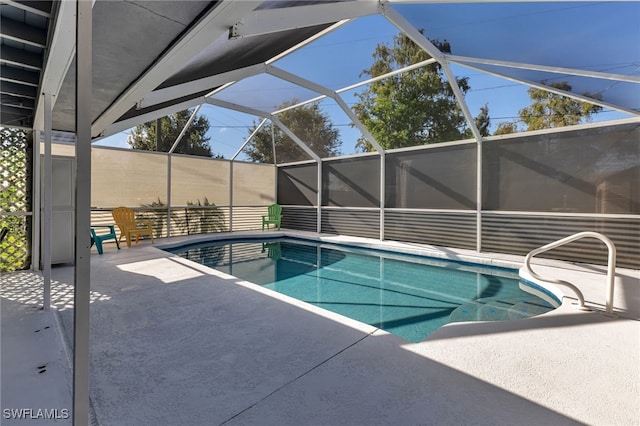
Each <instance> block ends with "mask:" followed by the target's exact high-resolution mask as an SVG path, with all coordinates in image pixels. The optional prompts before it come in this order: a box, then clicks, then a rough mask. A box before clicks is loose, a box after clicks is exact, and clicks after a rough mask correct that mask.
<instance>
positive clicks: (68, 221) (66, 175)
mask: <svg viewBox="0 0 640 426" xmlns="http://www.w3.org/2000/svg"><path fill="white" fill-rule="evenodd" d="M51 160H52V176H51V184H52V189H53V191H52V200H51V202H52V205H53V206H52V214H51V263H52V264H58V263H72V262H73V260H74V238H73V233H74V213H75V208H74V200H75V197H74V190H73V185H74V181H75V179H74V173H75V158H73V157H62V156H53V157H52V158H51ZM41 176H43V177H44V173H42V174H41ZM43 208H44V203H43ZM42 214H43V216H44V211H43V212H42ZM87 238H90V237H89V233H88V232H87Z"/></svg>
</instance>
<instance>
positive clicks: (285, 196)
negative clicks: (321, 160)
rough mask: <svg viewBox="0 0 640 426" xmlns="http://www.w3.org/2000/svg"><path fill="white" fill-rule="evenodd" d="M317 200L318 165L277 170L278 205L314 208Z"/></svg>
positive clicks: (302, 165)
mask: <svg viewBox="0 0 640 426" xmlns="http://www.w3.org/2000/svg"><path fill="white" fill-rule="evenodd" d="M317 200H318V165H317V164H316V163H313V164H301V165H295V166H284V167H279V168H278V204H282V205H287V204H288V205H294V206H314V205H317Z"/></svg>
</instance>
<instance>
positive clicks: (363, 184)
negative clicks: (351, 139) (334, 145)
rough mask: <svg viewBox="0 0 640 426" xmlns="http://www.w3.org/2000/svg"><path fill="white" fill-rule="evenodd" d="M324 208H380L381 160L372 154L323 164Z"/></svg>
mask: <svg viewBox="0 0 640 426" xmlns="http://www.w3.org/2000/svg"><path fill="white" fill-rule="evenodd" d="M322 205H323V206H335V207H380V157H379V156H377V155H372V156H366V157H361V158H347V159H339V160H331V161H326V162H324V163H323V164H322Z"/></svg>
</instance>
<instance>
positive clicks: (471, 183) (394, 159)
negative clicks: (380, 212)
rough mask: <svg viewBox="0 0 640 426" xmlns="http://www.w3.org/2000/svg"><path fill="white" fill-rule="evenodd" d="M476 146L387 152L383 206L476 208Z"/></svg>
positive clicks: (466, 145)
mask: <svg viewBox="0 0 640 426" xmlns="http://www.w3.org/2000/svg"><path fill="white" fill-rule="evenodd" d="M476 155H477V154H476V145H475V143H473V144H465V145H455V146H446V147H439V148H431V149H425V150H420V151H403V152H397V153H392V154H389V155H387V160H386V161H387V163H386V185H387V186H386V198H387V199H386V207H389V208H415V209H475V208H476V162H477V161H476Z"/></svg>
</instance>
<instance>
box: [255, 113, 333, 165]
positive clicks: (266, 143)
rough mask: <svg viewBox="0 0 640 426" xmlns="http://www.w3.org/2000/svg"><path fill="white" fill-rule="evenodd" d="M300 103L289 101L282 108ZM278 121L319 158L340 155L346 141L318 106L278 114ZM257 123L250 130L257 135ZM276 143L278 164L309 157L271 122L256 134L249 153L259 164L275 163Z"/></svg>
mask: <svg viewBox="0 0 640 426" xmlns="http://www.w3.org/2000/svg"><path fill="white" fill-rule="evenodd" d="M295 103H297V101H295V100H294V101H291V102H285V103H284V104H283V105H281V107H280V108H286V107H287V106H291V105H294V104H295ZM278 119H279V120H280V121H282V123H283V124H284V125H285V126H286V127H287V128H288V129H289V130H291V131H292V132H293V134H294V135H296V136H297V137H298V138H300V140H301V141H302V142H304V143H305V145H307V146H308V147H309V148H310V149H311V150H312V151H313V152H315V153H316V154H317V155H318V156H320V157H322V158H325V157H334V156H337V155H340V147H341V145H342V139H341V138H340V131H339V130H338V129H336V128H335V127H333V124H332V123H331V119H330V118H329V116H328V115H327V114H326V113H324V112H322V110H321V109H320V106H319V105H318V104H308V105H303V106H300V107H297V108H293V109H289V110H286V111H284V112H282V113H280V114H278ZM256 127H257V123H254V126H253V127H252V128H250V129H249V134H251V133H253V132H254V131H255V129H256ZM272 131H273V140H274V141H275V148H276V157H277V158H276V159H277V161H278V163H289V162H293V161H300V160H303V159H306V158H307V155H306V154H304V153H303V151H302V149H301V148H300V147H299V146H298V144H296V143H295V142H294V141H293V139H291V138H290V137H289V136H287V135H286V134H285V133H284V132H283V131H282V129H280V128H279V127H278V126H273V125H272V124H271V123H267V124H265V125H264V126H262V128H260V130H259V131H258V132H257V133H256V134H255V135H254V137H253V138H252V139H251V142H250V143H249V144H248V145H247V148H246V150H245V153H246V154H247V156H248V157H249V158H250V159H251V160H252V161H255V162H258V163H273V162H274V159H273V145H272V143H271V141H272V138H271V136H272Z"/></svg>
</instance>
